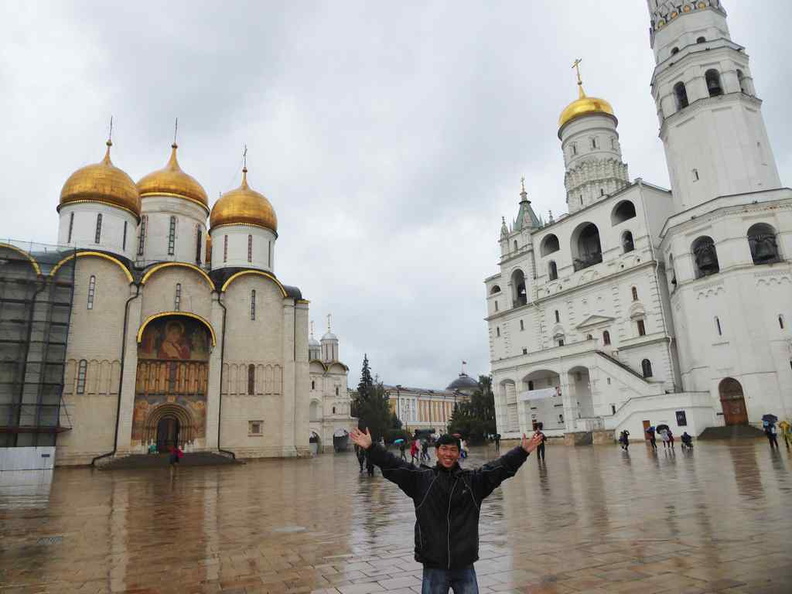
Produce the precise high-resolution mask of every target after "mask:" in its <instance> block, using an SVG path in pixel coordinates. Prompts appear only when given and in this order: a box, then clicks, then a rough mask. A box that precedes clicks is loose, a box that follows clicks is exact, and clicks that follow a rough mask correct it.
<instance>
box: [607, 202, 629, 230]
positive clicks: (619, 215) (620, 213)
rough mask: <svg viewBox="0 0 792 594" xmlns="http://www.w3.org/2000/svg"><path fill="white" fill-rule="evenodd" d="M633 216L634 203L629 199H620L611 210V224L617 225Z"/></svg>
mask: <svg viewBox="0 0 792 594" xmlns="http://www.w3.org/2000/svg"><path fill="white" fill-rule="evenodd" d="M634 218H635V205H634V204H633V203H632V202H630V201H629V200H622V201H621V202H619V203H618V204H617V205H616V208H614V209H613V212H611V224H613V225H618V224H619V223H623V222H624V221H629V220H630V219H634Z"/></svg>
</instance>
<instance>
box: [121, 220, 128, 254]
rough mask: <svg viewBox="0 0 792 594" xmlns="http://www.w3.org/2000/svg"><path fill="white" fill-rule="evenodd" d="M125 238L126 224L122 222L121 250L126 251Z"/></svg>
mask: <svg viewBox="0 0 792 594" xmlns="http://www.w3.org/2000/svg"><path fill="white" fill-rule="evenodd" d="M126 238H127V222H126V221H124V235H123V238H122V239H121V249H122V250H124V251H126Z"/></svg>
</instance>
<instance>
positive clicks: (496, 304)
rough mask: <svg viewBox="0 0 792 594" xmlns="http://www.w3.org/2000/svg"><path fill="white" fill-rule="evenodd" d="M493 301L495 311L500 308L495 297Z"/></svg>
mask: <svg viewBox="0 0 792 594" xmlns="http://www.w3.org/2000/svg"><path fill="white" fill-rule="evenodd" d="M493 303H494V304H495V311H499V309H500V308H499V307H498V300H497V299H496V300H495V301H493Z"/></svg>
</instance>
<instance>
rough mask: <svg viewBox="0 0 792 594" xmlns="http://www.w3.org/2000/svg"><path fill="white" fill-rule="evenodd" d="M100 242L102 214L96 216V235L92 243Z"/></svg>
mask: <svg viewBox="0 0 792 594" xmlns="http://www.w3.org/2000/svg"><path fill="white" fill-rule="evenodd" d="M101 241H102V214H101V213H99V214H98V215H96V234H95V236H94V243H100V242H101Z"/></svg>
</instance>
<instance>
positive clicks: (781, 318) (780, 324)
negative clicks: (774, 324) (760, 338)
mask: <svg viewBox="0 0 792 594" xmlns="http://www.w3.org/2000/svg"><path fill="white" fill-rule="evenodd" d="M778 327H779V328H781V330H783V329H784V314H778Z"/></svg>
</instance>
